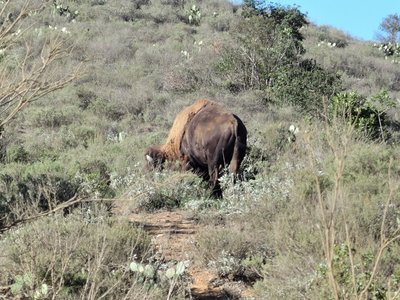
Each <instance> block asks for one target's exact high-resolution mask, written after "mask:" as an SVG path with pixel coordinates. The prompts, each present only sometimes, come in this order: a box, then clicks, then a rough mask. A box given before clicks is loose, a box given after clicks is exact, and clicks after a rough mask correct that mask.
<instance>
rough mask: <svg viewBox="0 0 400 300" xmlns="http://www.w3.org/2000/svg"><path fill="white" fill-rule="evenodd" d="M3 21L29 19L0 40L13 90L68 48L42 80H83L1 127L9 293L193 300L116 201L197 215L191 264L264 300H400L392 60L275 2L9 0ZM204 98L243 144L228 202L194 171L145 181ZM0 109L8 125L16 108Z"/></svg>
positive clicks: (0, 209) (126, 207) (225, 180)
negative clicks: (227, 117)
mask: <svg viewBox="0 0 400 300" xmlns="http://www.w3.org/2000/svg"><path fill="white" fill-rule="evenodd" d="M10 2H11V1H10ZM24 3H25V4H27V5H28V8H27V13H26V14H23V17H21V19H20V20H19V19H18V17H15V16H19V12H20V10H21V9H23V8H24V6H23V5H24ZM30 5H33V6H34V7H35V8H37V9H35V10H33V9H31V8H30V7H31V6H30ZM2 8H4V11H2V12H1V14H0V21H1V24H2V25H1V26H2V27H1V28H2V30H3V31H1V30H0V34H1V33H4V32H5V31H4V28H7V24H10V23H8V22H14V21H15V20H17V24H18V27H14V30H13V31H12V32H9V36H12V40H13V41H15V43H13V44H12V45H11V44H10V45H9V46H7V47H4V48H1V47H0V66H1V70H2V73H3V74H2V78H3V80H2V84H0V87H1V88H2V89H3V91H5V90H6V88H7V87H10V86H12V85H10V84H11V83H18V82H20V81H21V80H24V78H27V76H26V74H30V73H29V72H30V71H32V70H34V68H33V66H34V65H35V63H39V65H40V62H43V61H44V60H43V58H44V57H46V52H45V50H42V49H47V48H46V47H47V45H51V43H52V42H54V41H63V42H62V44H61V45H62V47H64V48H63V49H64V50H67V52H65V54H66V55H63V56H60V57H59V59H58V60H57V61H56V62H54V64H52V65H51V69H49V71H48V72H47V70H46V72H47V73H45V75H46V76H44V77H40V78H37V79H36V81H35V82H36V83H37V82H40V83H41V84H42V83H43V86H46V83H49V82H52V80H54V79H60V78H61V79H62V78H63V76H64V75H65V76H66V75H68V74H71V72H73V71H71V70H75V67H76V66H80V69H79V72H78V75H77V76H76V77H74V80H73V81H72V83H70V84H68V85H66V86H65V87H64V88H62V89H59V90H55V91H52V92H50V93H46V94H45V95H43V96H41V97H39V98H38V99H36V100H35V101H33V102H31V103H29V104H28V105H26V106H23V109H21V110H19V112H18V113H17V114H16V115H15V117H14V118H13V119H12V120H11V121H10V122H7V123H6V124H5V125H4V126H3V128H2V130H3V131H2V136H1V139H0V228H1V231H2V232H4V233H3V234H2V235H1V236H0V249H1V252H2V255H1V257H0V269H1V270H2V272H1V274H0V293H1V294H3V295H5V296H6V297H21V298H23V297H27V298H32V297H37V298H40V297H42V298H44V299H45V298H46V297H53V298H57V299H79V298H84V299H89V298H90V299H100V297H103V298H110V299H122V298H124V297H126V298H128V299H145V298H146V299H160V298H167V299H169V298H170V297H175V298H185V297H189V296H188V295H189V294H190V288H189V287H190V284H189V281H190V280H189V279H188V277H187V276H186V275H185V274H184V271H182V264H179V265H178V264H176V263H177V262H170V261H161V260H159V259H157V255H154V253H153V252H152V251H154V249H153V250H152V245H151V243H150V241H149V238H148V237H147V236H146V234H145V233H144V232H143V231H142V230H141V229H138V228H136V227H132V225H131V224H129V223H127V222H125V221H121V220H120V217H117V216H116V215H115V211H116V210H114V209H113V208H115V207H116V206H118V212H119V214H121V213H122V214H125V215H129V214H130V213H139V214H140V212H143V211H146V212H151V211H155V210H163V209H164V210H165V209H170V210H176V209H179V210H183V211H185V212H186V213H190V214H193V216H194V218H195V219H196V220H198V222H199V224H200V225H201V229H199V232H198V233H197V237H196V243H195V245H196V249H197V252H196V263H197V264H200V265H202V266H203V267H204V268H209V269H210V270H213V272H215V274H217V275H218V276H219V278H220V279H221V280H230V281H244V282H246V284H247V285H248V287H249V288H250V289H251V293H252V295H254V296H255V297H256V298H268V299H277V298H280V299H282V298H286V299H299V298H308V299H321V298H352V297H361V298H371V297H375V298H376V299H391V298H390V297H392V296H393V295H396V294H395V293H396V292H398V290H397V288H398V283H399V280H400V277H399V276H400V275H399V274H400V268H399V267H400V265H399V261H398V257H399V255H400V253H399V252H398V251H400V249H399V244H398V241H397V240H398V238H400V236H399V233H400V232H399V224H398V222H397V221H398V216H399V214H400V211H399V205H400V203H399V199H400V198H399V191H398V187H399V183H400V181H399V174H400V173H399V172H398V171H399V169H400V165H399V159H398V158H399V157H398V156H399V145H398V132H397V130H398V126H397V119H398V117H399V116H398V113H397V111H398V99H399V97H400V93H399V91H400V69H399V68H398V63H397V61H396V59H398V58H396V57H395V56H389V57H388V56H386V57H385V54H384V53H383V52H382V51H381V50H380V48H379V45H378V46H376V45H374V44H373V43H371V42H365V41H360V40H356V39H354V38H352V37H350V36H348V35H347V34H345V33H343V32H341V31H339V30H336V29H335V28H331V27H318V26H315V25H313V24H310V23H309V22H308V21H307V17H306V16H305V15H304V14H303V12H301V11H299V10H298V9H297V8H292V7H280V6H277V5H274V4H272V5H270V6H268V7H267V8H266V9H264V10H261V9H257V8H255V7H247V6H239V5H234V4H232V3H230V2H228V1H217V0H197V1H186V0H152V1H150V0H121V1H106V0H90V1H86V0H85V1H84V0H69V1H67V0H54V1H34V0H32V1H27V2H26V1H24V0H16V1H12V2H11V3H9V2H8V1H2V2H1V3H0V10H1V9H2ZM11 24H12V23H11ZM18 30H20V31H18ZM5 37H7V35H0V39H2V40H0V45H4V44H2V43H1V42H2V41H4V38H5ZM28 50H29V51H28ZM23 71H24V72H25V73H24V72H23ZM24 76H25V77H24ZM9 83H10V84H9ZM32 84H33V83H32ZM28 86H29V85H28ZM32 86H34V85H32ZM39 86H40V85H39ZM7 97H8V98H7ZM18 97H23V95H22V94H19V95H18V96H16V97H15V99H16V100H18V99H22V98H18ZM198 98H209V99H211V100H214V101H217V102H220V103H222V104H224V105H225V106H226V107H228V108H229V110H231V111H232V112H234V113H235V114H237V115H238V116H240V118H241V119H242V120H243V121H244V123H245V125H246V127H247V129H248V132H249V140H248V145H249V148H248V151H247V156H246V159H245V161H244V163H243V165H242V174H241V180H240V181H239V182H238V183H237V184H236V185H233V184H232V182H231V181H230V178H229V176H225V175H224V176H222V178H221V184H222V186H223V188H224V196H223V199H212V198H210V197H209V191H208V190H207V187H206V186H205V184H204V183H203V182H202V181H201V180H200V179H199V178H198V177H197V176H196V175H194V174H190V173H182V172H177V171H172V170H163V171H149V170H147V169H146V168H145V163H144V152H145V149H146V148H147V147H148V146H150V145H154V144H159V143H162V142H163V141H164V139H165V138H166V136H167V134H168V130H169V128H170V126H171V124H172V123H173V120H174V118H175V116H176V114H177V113H178V112H179V111H180V110H181V109H182V108H183V107H184V106H186V105H189V104H191V103H193V102H194V101H195V100H196V99H198ZM0 99H2V100H1V101H3V102H0V110H1V109H4V110H2V112H0V113H2V115H0V116H1V117H2V118H3V116H4V114H5V113H7V109H6V108H7V104H4V103H7V99H11V98H9V96H7V95H6V94H5V93H3V92H2V95H1V97H0ZM4 99H5V100H4ZM13 99H14V98H13ZM4 101H6V102H4ZM77 203H79V205H77ZM121 203H123V204H121ZM72 204H74V205H72ZM67 205H71V207H70V208H69V209H67V208H66V206H67ZM121 208H123V209H122V212H121ZM28 220H29V222H27V221H28ZM196 228H197V227H196ZM132 262H135V264H133V265H132V264H131V263H132ZM185 263H186V264H190V263H193V262H185ZM130 264H131V269H129V268H127V266H129V265H130ZM178 266H179V269H180V270H179V271H178ZM141 267H142V268H143V269H141ZM170 268H175V269H174V270H175V273H173V274H172V271H169V274H168V276H166V270H168V269H170ZM138 270H141V271H138ZM174 270H173V271H174ZM231 296H232V299H233V298H234V297H239V296H238V295H236V296H233V295H231Z"/></svg>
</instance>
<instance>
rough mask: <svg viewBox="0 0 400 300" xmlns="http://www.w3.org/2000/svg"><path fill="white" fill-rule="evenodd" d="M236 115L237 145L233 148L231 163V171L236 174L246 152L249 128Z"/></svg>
mask: <svg viewBox="0 0 400 300" xmlns="http://www.w3.org/2000/svg"><path fill="white" fill-rule="evenodd" d="M234 117H235V118H236V121H237V127H236V132H235V134H236V136H235V145H234V148H233V154H232V160H231V163H230V165H229V171H231V172H232V173H233V174H235V175H236V174H237V172H238V171H239V167H240V164H241V163H242V161H243V158H244V156H245V154H246V147H247V130H246V127H245V126H244V124H243V122H242V121H241V120H240V119H239V118H238V117H237V116H236V115H234Z"/></svg>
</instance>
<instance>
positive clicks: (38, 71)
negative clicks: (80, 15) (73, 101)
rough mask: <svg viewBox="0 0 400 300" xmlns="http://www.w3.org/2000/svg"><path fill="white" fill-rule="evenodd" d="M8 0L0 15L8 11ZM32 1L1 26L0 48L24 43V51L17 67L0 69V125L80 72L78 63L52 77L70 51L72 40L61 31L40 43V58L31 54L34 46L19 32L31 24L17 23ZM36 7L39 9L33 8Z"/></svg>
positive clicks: (29, 8)
mask: <svg viewBox="0 0 400 300" xmlns="http://www.w3.org/2000/svg"><path fill="white" fill-rule="evenodd" d="M9 2H10V1H7V2H6V3H5V4H4V6H3V8H2V10H1V11H0V16H1V15H3V16H4V15H5V14H7V10H6V8H7V7H8V6H9V5H8V4H9ZM30 4H31V0H25V2H24V4H23V5H22V7H21V8H20V9H19V13H18V15H17V16H16V17H15V19H12V20H8V19H7V20H6V21H5V22H4V23H3V24H2V25H0V49H1V50H3V51H5V50H6V49H7V53H8V52H10V53H13V51H16V50H19V49H21V47H22V46H21V45H22V44H21V42H24V45H25V46H24V48H25V53H24V55H23V57H22V58H21V59H20V61H19V63H18V65H17V67H15V66H14V67H9V66H7V64H3V66H2V68H1V69H0V128H1V127H3V126H4V125H6V124H7V123H9V122H10V121H11V120H12V119H13V118H14V117H15V116H16V115H17V114H18V113H19V112H20V111H21V110H22V109H23V108H24V107H25V106H26V105H28V104H29V103H31V102H33V101H35V100H38V99H40V98H41V97H43V96H45V95H46V94H48V93H51V92H53V91H56V90H59V89H61V88H63V87H65V86H66V85H68V84H69V83H71V82H72V81H74V80H76V79H77V78H79V77H80V76H81V75H82V63H77V65H76V66H74V67H73V68H72V70H69V71H65V74H64V75H57V76H52V75H53V74H51V73H52V71H53V70H54V68H55V67H56V66H57V65H58V63H59V62H62V60H63V59H66V58H67V57H68V55H70V54H71V52H72V50H73V47H72V46H71V41H70V40H69V39H68V38H67V37H66V36H64V35H62V34H61V33H59V34H58V35H56V36H49V37H47V38H46V39H45V40H44V41H43V42H42V48H41V50H40V51H39V57H38V56H37V55H35V54H34V51H35V49H34V48H35V47H33V46H32V45H31V44H30V42H29V41H27V40H25V41H24V40H23V38H22V35H23V33H24V32H26V31H28V30H29V29H30V28H31V27H32V25H30V26H29V25H25V26H23V27H24V28H22V27H21V26H20V23H21V20H22V19H23V18H25V17H26V16H27V15H28V14H29V12H30V11H32V10H35V8H31V6H30ZM36 9H38V8H36Z"/></svg>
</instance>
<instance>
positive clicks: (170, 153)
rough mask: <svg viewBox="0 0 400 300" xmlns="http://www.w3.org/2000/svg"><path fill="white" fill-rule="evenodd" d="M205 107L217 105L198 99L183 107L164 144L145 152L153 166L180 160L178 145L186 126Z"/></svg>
mask: <svg viewBox="0 0 400 300" xmlns="http://www.w3.org/2000/svg"><path fill="white" fill-rule="evenodd" d="M207 105H219V104H217V103H215V102H212V101H210V100H206V99H199V100H197V101H196V102H195V103H193V104H192V105H190V106H187V107H185V108H184V109H183V110H182V111H181V112H179V113H178V115H177V116H176V118H175V121H174V123H173V125H172V127H171V130H170V131H169V134H168V137H167V140H166V141H165V144H163V145H158V146H152V147H150V148H149V149H147V151H146V155H149V156H150V157H152V158H153V159H154V163H153V165H154V166H156V165H160V164H162V163H164V162H165V161H176V160H179V159H180V158H181V152H180V145H181V141H182V136H183V133H184V131H185V127H186V124H187V123H188V122H189V121H190V120H191V119H192V118H193V117H194V116H195V115H196V113H197V112H198V111H199V110H201V109H202V108H203V107H205V106H207Z"/></svg>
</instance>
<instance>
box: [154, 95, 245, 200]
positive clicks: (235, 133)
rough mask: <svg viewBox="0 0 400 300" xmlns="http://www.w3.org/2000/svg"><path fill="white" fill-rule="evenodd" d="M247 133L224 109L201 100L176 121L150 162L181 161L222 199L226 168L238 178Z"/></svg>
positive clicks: (235, 118)
mask: <svg viewBox="0 0 400 300" xmlns="http://www.w3.org/2000/svg"><path fill="white" fill-rule="evenodd" d="M246 143H247V130H246V127H245V126H244V124H243V122H242V121H241V120H240V119H239V118H238V117H237V116H236V115H234V114H232V113H229V112H228V111H227V110H226V109H225V108H224V107H223V106H221V105H220V104H218V103H215V102H212V101H209V100H204V99H201V100H197V101H196V102H195V103H194V104H192V105H191V106H188V107H186V108H184V109H183V110H182V111H181V112H180V113H179V114H178V115H177V117H176V119H175V121H174V124H173V125H172V128H171V130H170V133H169V135H168V138H167V141H166V143H165V144H164V145H160V146H153V147H150V148H149V149H148V150H147V151H146V159H147V161H148V163H149V164H150V165H151V166H153V167H156V166H161V165H162V164H163V163H164V162H166V161H179V162H180V164H181V166H182V169H184V170H189V169H190V170H193V171H194V172H196V173H198V174H199V175H201V176H202V177H203V178H204V179H205V180H207V181H208V182H209V185H210V187H211V188H212V191H213V195H215V196H221V188H220V185H219V183H218V178H219V175H220V173H221V171H222V169H223V168H224V167H225V166H228V165H229V170H230V171H231V172H232V173H233V174H235V175H236V174H237V172H238V169H239V167H240V164H241V162H242V160H243V158H244V156H245V152H246Z"/></svg>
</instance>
